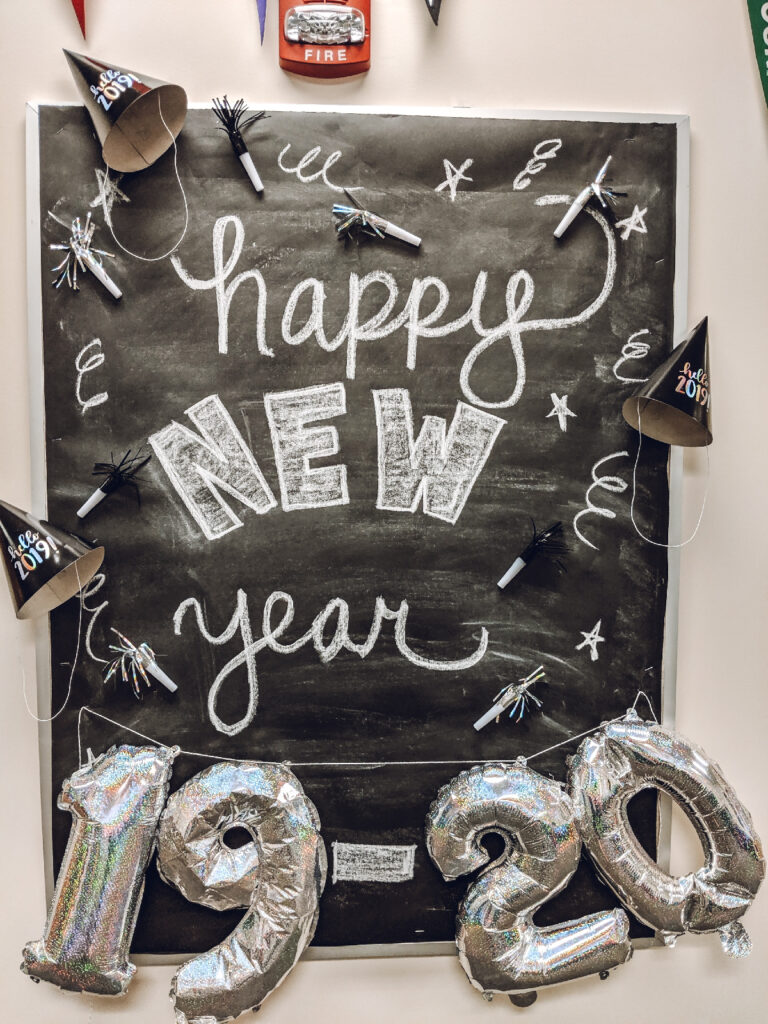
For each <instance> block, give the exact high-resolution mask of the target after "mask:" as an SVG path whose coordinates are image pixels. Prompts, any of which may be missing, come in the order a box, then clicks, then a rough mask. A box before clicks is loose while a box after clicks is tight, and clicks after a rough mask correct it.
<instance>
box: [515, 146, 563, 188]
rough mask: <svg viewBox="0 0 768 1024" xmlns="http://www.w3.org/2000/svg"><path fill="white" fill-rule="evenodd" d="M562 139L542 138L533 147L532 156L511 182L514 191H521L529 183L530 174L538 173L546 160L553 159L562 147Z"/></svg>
mask: <svg viewBox="0 0 768 1024" xmlns="http://www.w3.org/2000/svg"><path fill="white" fill-rule="evenodd" d="M562 145H563V140H562V139H544V140H543V141H542V142H539V143H538V144H537V145H536V146H534V148H533V156H532V157H531V159H530V160H529V161H528V163H527V164H526V165H525V167H524V168H523V170H522V171H520V173H519V174H518V175H517V177H516V178H515V180H514V181H513V182H512V188H513V189H515V191H516V192H522V190H523V189H526V188H528V186H529V185H530V184H531V176H532V175H534V174H540V173H541V172H542V171H543V170H544V168H545V167H546V166H547V160H553V159H554V158H555V157H556V156H557V152H558V150H559V149H560V148H561V147H562Z"/></svg>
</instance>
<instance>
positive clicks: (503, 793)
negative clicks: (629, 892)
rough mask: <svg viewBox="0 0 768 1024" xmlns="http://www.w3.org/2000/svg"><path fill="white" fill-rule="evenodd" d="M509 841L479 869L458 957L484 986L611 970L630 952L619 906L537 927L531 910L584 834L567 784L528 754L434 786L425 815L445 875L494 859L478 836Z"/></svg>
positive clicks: (550, 890) (562, 880) (575, 858)
mask: <svg viewBox="0 0 768 1024" xmlns="http://www.w3.org/2000/svg"><path fill="white" fill-rule="evenodd" d="M489 832H496V833H499V834H500V835H501V836H502V838H503V839H504V842H505V850H504V852H503V854H502V856H501V857H500V858H499V859H498V860H497V861H496V862H495V863H493V864H491V865H490V866H489V867H487V868H486V870H485V871H484V872H483V873H482V874H481V875H480V877H479V878H478V879H477V880H476V881H475V883H474V884H473V885H472V886H471V887H470V889H469V891H468V893H467V895H466V897H465V898H464V901H463V902H462V904H461V906H460V908H459V913H458V917H457V923H456V945H457V946H458V949H459V959H460V960H461V964H462V966H463V968H464V970H465V971H466V973H467V976H468V977H469V980H470V981H471V982H472V984H473V985H474V986H475V988H478V989H480V990H481V991H482V992H484V993H491V992H515V991H520V990H522V989H531V988H537V987H538V986H541V985H551V984H555V983H557V982H561V981H570V980H572V979H574V978H580V977H584V976H585V975H587V974H593V973H595V972H600V971H606V970H608V969H610V968H612V967H617V966H618V965H619V964H622V963H624V962H625V961H626V960H628V959H629V958H630V956H631V955H632V947H631V945H630V942H629V920H628V918H627V916H626V914H625V913H624V912H623V911H622V910H613V911H609V912H605V913H598V914H590V915H588V916H587V917H582V918H579V919H578V920H576V921H569V922H567V923H566V924H562V925H555V926H553V927H548V928H538V927H537V926H536V925H535V924H534V923H533V921H532V917H533V914H534V912H535V911H536V910H537V909H538V908H539V907H540V906H541V905H542V904H543V903H545V902H546V901H547V900H549V899H551V897H552V896H554V895H555V894H556V893H558V892H560V890H561V889H564V888H565V886H566V885H567V884H568V882H569V881H570V879H571V876H572V875H573V873H574V871H575V870H576V868H577V866H578V863H579V855H580V852H581V839H580V837H579V832H578V828H577V826H576V823H575V820H574V812H573V806H572V804H571V799H570V797H569V796H568V794H567V793H566V792H565V790H564V789H563V787H562V786H561V785H560V784H559V783H557V782H554V781H552V780H551V779H546V778H544V776H543V775H539V774H538V773H537V772H534V771H532V770H531V769H530V768H528V767H527V766H526V765H525V764H523V763H522V762H517V763H515V764H492V763H489V764H485V765H481V766H478V767H475V768H472V769H470V771H467V772H462V773H461V774H460V775H459V776H458V777H457V778H455V779H454V780H453V781H452V782H450V783H449V784H448V785H447V786H444V787H443V789H441V790H440V792H439V793H438V796H437V799H436V800H435V802H434V803H433V804H432V806H431V808H430V810H429V814H428V816H427V849H428V850H429V854H430V856H431V857H432V859H433V861H434V862H435V864H436V865H437V867H438V868H439V869H440V871H441V872H442V873H443V876H444V877H445V878H446V879H454V878H458V877H460V876H461V875H465V874H468V873H469V872H471V871H474V870H476V869H477V868H479V867H483V866H484V865H487V864H488V861H489V859H490V858H489V856H488V853H487V852H486V851H485V849H484V848H483V847H482V846H481V845H480V840H481V839H482V837H483V836H484V835H486V834H487V833H489Z"/></svg>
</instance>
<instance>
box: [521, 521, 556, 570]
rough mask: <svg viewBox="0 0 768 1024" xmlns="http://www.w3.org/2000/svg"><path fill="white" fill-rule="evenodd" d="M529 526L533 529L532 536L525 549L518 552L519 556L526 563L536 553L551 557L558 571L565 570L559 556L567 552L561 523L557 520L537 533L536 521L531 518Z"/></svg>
mask: <svg viewBox="0 0 768 1024" xmlns="http://www.w3.org/2000/svg"><path fill="white" fill-rule="evenodd" d="M531 527H532V529H533V537H532V538H531V542H530V544H529V545H528V547H527V548H526V549H525V551H521V552H520V558H522V560H523V561H524V562H525V563H526V565H527V564H528V563H529V562H530V561H531V559H533V558H535V557H536V555H546V557H547V558H551V559H553V561H554V563H555V565H556V566H557V567H558V569H559V570H560V572H566V568H565V565H564V564H563V562H562V561H561V558H562V557H564V556H565V555H566V554H567V552H568V548H567V547H566V544H565V541H564V540H563V524H562V523H561V522H559V521H558V522H557V523H553V524H552V525H551V526H548V527H547V529H546V530H544V531H543V533H539V531H538V530H537V529H536V523H534V521H533V519H531Z"/></svg>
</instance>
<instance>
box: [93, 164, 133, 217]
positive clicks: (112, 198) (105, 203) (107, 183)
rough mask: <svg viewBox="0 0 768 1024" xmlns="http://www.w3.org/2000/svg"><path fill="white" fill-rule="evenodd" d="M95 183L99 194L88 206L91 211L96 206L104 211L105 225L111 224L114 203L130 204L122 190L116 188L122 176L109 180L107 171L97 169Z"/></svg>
mask: <svg viewBox="0 0 768 1024" xmlns="http://www.w3.org/2000/svg"><path fill="white" fill-rule="evenodd" d="M95 174H96V181H97V182H98V184H99V194H98V195H97V196H96V198H95V199H92V200H91V203H90V206H91V209H93V208H94V207H96V206H100V207H101V208H102V210H103V211H104V220H105V221H106V222H107V224H110V225H111V224H112V207H113V206H114V205H115V203H118V204H120V203H130V201H131V200H130V199H129V198H128V196H127V195H126V194H125V192H123V190H122V189H120V188H118V187H117V186H118V185H119V184H120V182H121V181H122V180H123V175H122V174H118V175H116V176H115V177H114V178H110V176H109V171H101V170H99V169H98V168H97V169H96V171H95Z"/></svg>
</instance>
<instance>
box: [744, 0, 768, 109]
mask: <svg viewBox="0 0 768 1024" xmlns="http://www.w3.org/2000/svg"><path fill="white" fill-rule="evenodd" d="M747 7H748V8H749V17H750V20H751V22H752V38H753V40H754V43H755V56H756V57H757V68H758V71H759V72H760V81H761V82H762V83H763V95H764V96H765V102H766V105H768V3H765V2H764V0H747Z"/></svg>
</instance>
